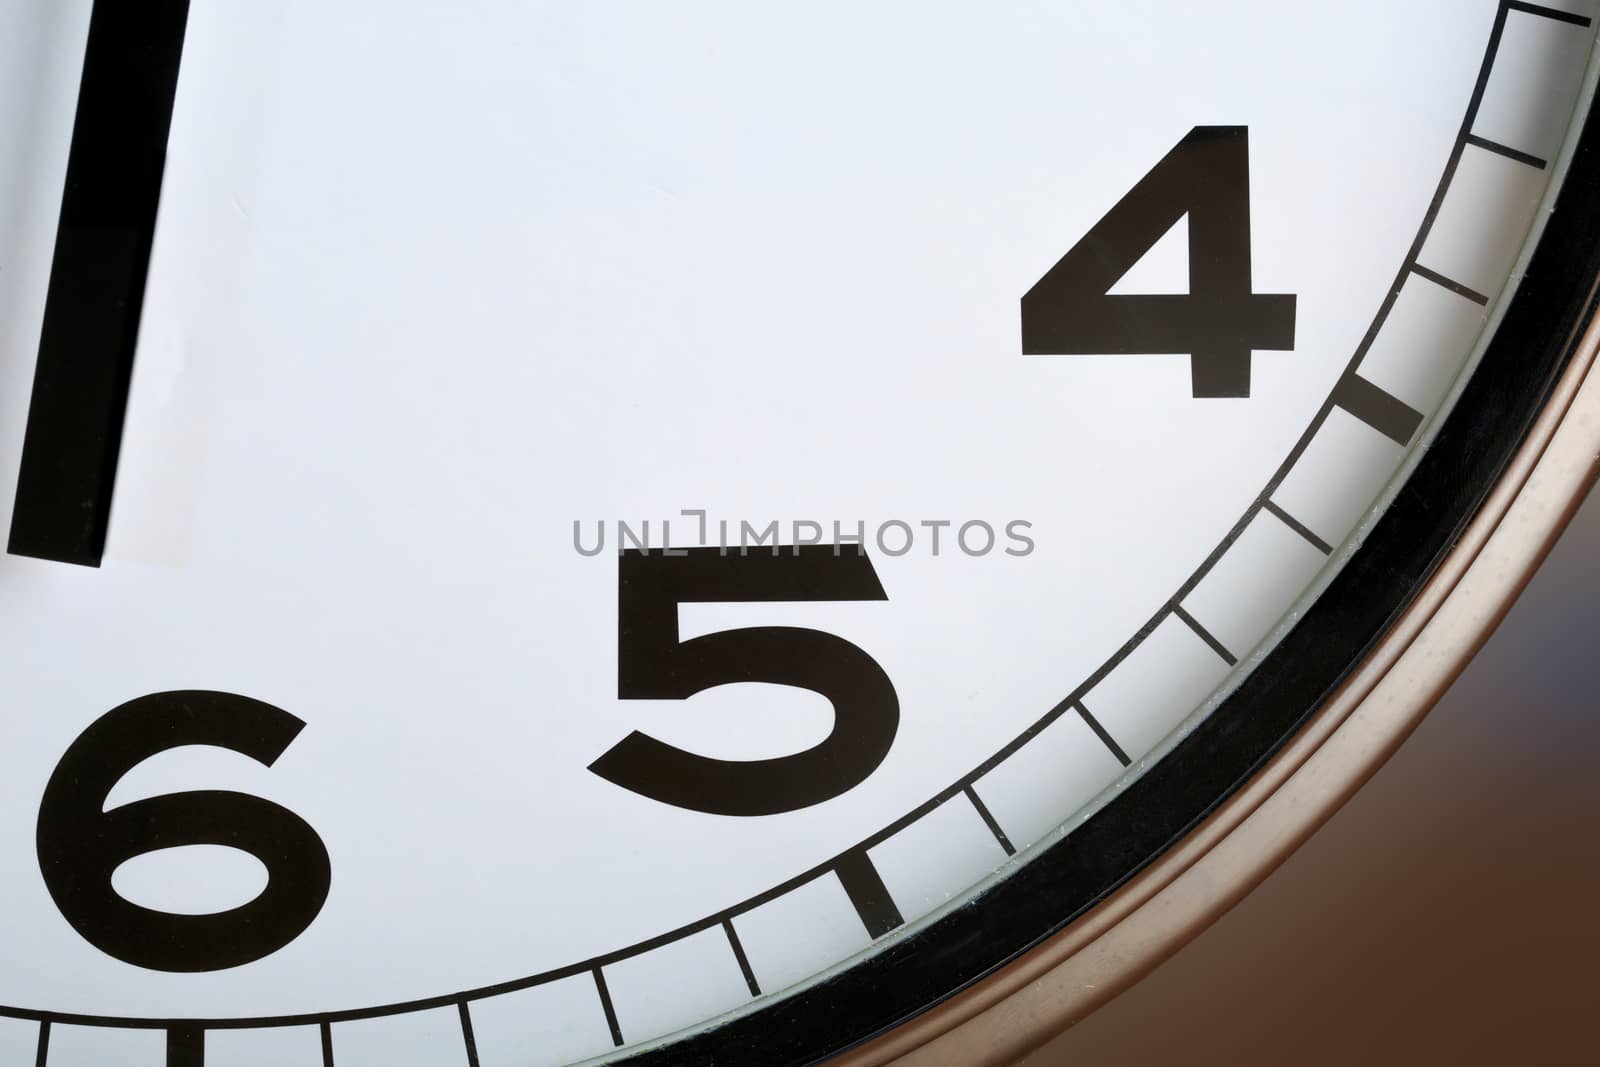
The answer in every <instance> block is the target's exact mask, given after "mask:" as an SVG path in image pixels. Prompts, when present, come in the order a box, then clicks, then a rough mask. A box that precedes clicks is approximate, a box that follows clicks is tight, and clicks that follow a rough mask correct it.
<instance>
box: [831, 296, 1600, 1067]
mask: <svg viewBox="0 0 1600 1067" xmlns="http://www.w3.org/2000/svg"><path fill="white" fill-rule="evenodd" d="M1597 350H1600V316H1597V317H1596V318H1595V319H1593V320H1591V321H1590V323H1589V325H1588V327H1587V329H1586V330H1585V331H1584V334H1583V337H1582V339H1581V340H1580V341H1579V343H1578V345H1577V346H1576V351H1575V354H1574V356H1573V359H1572V361H1571V362H1570V363H1569V365H1568V367H1567V369H1566V370H1565V372H1563V374H1562V376H1561V377H1560V379H1558V381H1557V382H1556V384H1555V387H1554V389H1553V390H1552V392H1551V396H1550V399H1549V401H1548V402H1547V403H1546V404H1545V406H1544V407H1543V409H1542V410H1541V411H1540V414H1539V416H1538V418H1537V419H1536V420H1535V422H1534V424H1533V426H1532V428H1531V429H1530V430H1529V433H1528V436H1527V438H1526V439H1525V440H1524V442H1523V444H1522V446H1521V447H1520V448H1519V449H1518V450H1517V452H1516V453H1515V455H1514V456H1513V457H1512V459H1511V461H1510V463H1509V464H1508V465H1507V467H1506V470H1505V472H1504V474H1503V475H1502V476H1501V478H1500V481H1499V482H1498V483H1497V484H1496V485H1495V488H1494V489H1493V490H1492V491H1491V493H1490V495H1489V497H1488V499H1487V500H1486V501H1485V502H1484V505H1483V507H1482V508H1481V509H1480V510H1479V512H1478V514H1477V516H1476V517H1475V518H1474V519H1473V521H1472V522H1471V524H1470V525H1469V526H1468V527H1467V529H1466V530H1465V531H1464V532H1463V534H1462V536H1461V538H1460V540H1459V541H1458V542H1457V543H1456V546H1455V547H1454V548H1453V549H1452V550H1451V552H1450V553H1449V555H1447V556H1446V557H1445V558H1444V560H1443V561H1442V562H1441V563H1440V565H1439V568H1438V569H1437V571H1436V572H1435V573H1434V575H1433V577H1432V578H1431V579H1429V581H1428V582H1427V584H1426V585H1424V586H1423V588H1422V590H1421V592H1420V593H1419V594H1418V595H1417V597H1416V599H1415V600H1414V601H1413V602H1412V604H1411V606H1410V607H1409V608H1408V609H1407V610H1406V612H1405V614H1404V615H1402V616H1401V618H1400V620H1399V621H1398V622H1397V623H1396V624H1395V626H1394V627H1393V628H1392V629H1391V630H1390V632H1389V633H1388V634H1387V635H1386V636H1385V638H1384V640H1383V641H1382V643H1381V644H1379V646H1378V647H1377V648H1376V649H1374V650H1373V652H1372V653H1371V654H1370V655H1369V656H1368V657H1367V659H1366V660H1365V661H1364V662H1363V663H1362V664H1361V665H1360V666H1358V667H1357V668H1356V670H1355V671H1354V672H1353V673H1352V674H1351V676H1350V677H1349V678H1348V679H1346V681H1345V683H1344V684H1343V685H1342V686H1341V687H1340V689H1339V690H1338V691H1337V692H1336V693H1335V694H1334V696H1333V697H1332V698H1330V699H1329V701H1328V702H1327V703H1326V704H1325V705H1324V706H1323V707H1322V708H1321V709H1320V710H1319V711H1318V712H1317V713H1316V715H1315V716H1314V717H1313V718H1312V719H1311V720H1310V722H1308V723H1307V725H1306V726H1305V727H1304V728H1303V729H1302V730H1301V731H1300V733H1299V734H1298V735H1297V736H1296V737H1295V738H1294V740H1293V741H1291V742H1290V743H1289V744H1288V745H1286V746H1285V747H1284V748H1283V749H1282V750H1280V751H1279V752H1278V753H1277V754H1276V755H1275V756H1274V757H1273V758H1272V759H1271V760H1270V761H1269V762H1268V763H1267V764H1266V766H1264V767H1263V768H1262V769H1261V770H1260V771H1259V772H1258V773H1257V774H1256V775H1255V776H1254V777H1253V778H1252V779H1251V780H1250V781H1249V782H1248V783H1247V784H1246V785H1245V786H1244V787H1243V788H1241V789H1240V790H1239V791H1238V792H1236V793H1235V794H1234V795H1233V796H1232V797H1230V798H1229V799H1228V800H1227V801H1226V802H1225V803H1224V804H1222V805H1221V806H1220V807H1219V808H1218V809H1217V810H1216V811H1214V812H1213V813H1212V814H1211V815H1210V816H1209V817H1208V818H1207V819H1206V820H1205V821H1204V822H1203V823H1201V825H1200V826H1199V827H1197V828H1196V829H1195V831H1194V832H1193V833H1191V834H1190V835H1189V836H1188V837H1186V838H1184V839H1183V841H1182V842H1180V843H1179V844H1178V845H1177V846H1175V847H1174V848H1172V849H1171V850H1170V851H1169V852H1167V853H1166V854H1165V855H1163V856H1162V857H1161V858H1160V859H1159V860H1157V861H1156V862H1155V863H1153V864H1151V865H1150V866H1149V867H1147V868H1146V869H1145V870H1144V871H1142V872H1141V873H1140V874H1139V875H1138V876H1136V877H1135V878H1133V879H1131V880H1130V881H1129V882H1128V883H1127V884H1126V885H1124V886H1123V887H1122V888H1121V889H1119V890H1118V891H1117V892H1116V893H1115V894H1113V895H1112V896H1111V897H1110V898H1108V899H1107V900H1105V901H1103V902H1102V903H1101V904H1099V905H1097V906H1096V907H1095V908H1094V909H1093V910H1092V911H1090V912H1089V913H1088V914H1086V915H1085V916H1084V917H1083V918H1082V919H1080V920H1078V921H1077V922H1075V923H1074V924H1072V926H1070V927H1069V928H1068V929H1066V930H1064V931H1063V932H1062V933H1060V934H1058V935H1057V936H1056V937H1054V938H1052V939H1051V940H1049V941H1047V942H1045V943H1044V944H1043V945H1041V946H1040V947H1039V948H1037V949H1034V950H1033V951H1032V952H1030V953H1029V954H1027V955H1026V956H1024V957H1022V958H1021V959H1019V960H1017V961H1015V962H1013V963H1012V964H1010V965H1008V966H1007V967H1005V968H1003V969H1001V970H1000V971H997V972H996V973H995V974H993V975H991V976H990V977H989V978H987V979H985V980H984V981H982V982H980V983H979V984H977V985H976V986H974V987H972V988H971V989H968V990H966V991H965V992H963V993H961V994H959V995H957V996H956V997H953V998H952V999H951V1000H949V1001H948V1002H946V1003H945V1004H943V1005H940V1006H939V1007H938V1008H935V1009H933V1010H932V1011H929V1012H927V1013H926V1014H924V1015H922V1016H919V1017H918V1018H916V1019H914V1020H912V1021H911V1022H908V1023H906V1024H905V1025H904V1026H901V1027H900V1028H898V1029H896V1030H894V1031H893V1032H891V1033H889V1034H886V1035H884V1036H883V1037H881V1038H879V1039H877V1040H875V1041H873V1042H870V1043H868V1044H867V1045H864V1046H862V1047H861V1048H858V1049H856V1050H854V1051H852V1052H849V1053H846V1054H845V1055H843V1056H841V1057H839V1058H838V1059H837V1060H835V1061H834V1062H836V1063H838V1064H841V1065H843V1067H878V1065H880V1064H887V1063H891V1062H893V1063H898V1064H900V1065H901V1067H936V1065H938V1067H944V1065H952V1064H962V1065H967V1064H1004V1063H1011V1062H1014V1061H1015V1060H1016V1059H1018V1058H1020V1057H1021V1056H1023V1055H1026V1054H1027V1053H1028V1052H1030V1051H1032V1050H1033V1049H1035V1048H1037V1047H1038V1046H1040V1045H1042V1044H1044V1043H1045V1042H1046V1041H1048V1040H1049V1039H1050V1038H1052V1037H1054V1036H1055V1035H1057V1034H1058V1033H1060V1032H1061V1031H1063V1030H1065V1029H1067V1028H1068V1027H1070V1026H1072V1025H1073V1024H1074V1023H1076V1022H1078V1021H1079V1020H1081V1019H1083V1018H1084V1017H1086V1016H1087V1015H1088V1014H1089V1013H1090V1012H1092V1011H1094V1009H1096V1008H1098V1007H1099V1006H1100V1005H1102V1004H1104V1003H1106V1002H1107V1001H1109V1000H1111V999H1112V998H1113V997H1115V996H1116V995H1117V994H1118V993H1120V992H1122V991H1123V990H1125V989H1126V988H1128V987H1129V986H1131V985H1132V984H1133V983H1134V982H1136V981H1138V980H1139V979H1140V978H1142V977H1143V976H1144V975H1146V974H1148V973H1149V972H1150V971H1152V970H1154V969H1155V967H1156V966H1157V965H1159V964H1160V963H1161V962H1162V961H1164V960H1165V959H1167V957H1169V956H1171V955H1172V954H1173V953H1175V952H1177V951H1178V950H1179V949H1180V948H1182V947H1183V946H1184V945H1186V944H1188V943H1189V942H1190V941H1191V940H1193V939H1194V938H1195V937H1196V936H1198V935H1199V934H1200V933H1201V931H1203V930H1204V929H1205V928H1206V927H1208V926H1210V925H1211V923H1213V922H1215V921H1216V920H1217V919H1218V918H1220V917H1221V916H1222V915H1223V914H1225V913H1226V912H1227V911H1228V909H1230V908H1231V907H1233V905H1234V904H1236V903H1238V902H1239V900H1241V899H1242V898H1243V897H1244V895H1245V894H1246V893H1248V892H1249V891H1250V890H1252V889H1254V888H1255V887H1256V886H1257V885H1259V884H1260V883H1261V881H1262V880H1263V879H1264V878H1266V876H1267V875H1269V874H1271V873H1272V871H1273V870H1275V869H1276V868H1277V867H1278V866H1279V865H1280V864H1281V863H1283V861H1284V860H1286V859H1287V858H1288V857H1289V855H1290V853H1292V852H1293V851H1294V850H1295V849H1296V848H1298V847H1299V846H1300V845H1301V844H1302V843H1304V841H1305V840H1306V839H1307V838H1309V837H1310V836H1311V834H1313V833H1314V832H1315V831H1316V830H1317V829H1318V828H1319V827H1321V826H1322V824H1323V823H1325V822H1326V821H1327V820H1328V819H1329V818H1330V817H1332V815H1333V814H1334V813H1335V812H1336V811H1338V809H1339V808H1340V807H1342V806H1343V805H1344V803H1345V801H1347V800H1348V799H1349V798H1350V797H1351V796H1352V795H1353V794H1354V793H1355V791H1356V790H1357V789H1359V788H1360V787H1361V786H1362V785H1363V784H1364V783H1365V782H1366V781H1367V779H1368V778H1370V777H1372V775H1373V774H1374V773H1376V772H1377V770H1378V768H1379V767H1381V766H1382V765H1383V764H1384V763H1385V762H1386V761H1387V760H1388V758H1389V757H1390V756H1391V755H1392V754H1393V753H1394V751H1395V749H1397V748H1398V747H1399V745H1400V743H1401V742H1403V741H1404V740H1405V739H1406V737H1407V736H1409V735H1410V733H1411V731H1412V730H1413V729H1415V728H1416V726H1417V724H1418V723H1419V722H1420V721H1421V719H1422V717H1423V716H1424V715H1425V714H1427V712H1428V711H1429V709H1431V708H1432V707H1433V705H1434V704H1435V703H1436V702H1437V701H1438V699H1439V698H1440V697H1441V696H1442V695H1443V694H1444V691H1445V690H1446V689H1447V688H1449V686H1450V684H1451V683H1452V682H1453V681H1454V680H1455V679H1456V677H1457V676H1458V675H1459V674H1460V673H1461V671H1462V670H1463V669H1464V668H1465V667H1466V665H1467V662H1468V661H1469V660H1470V659H1471V658H1472V656H1473V654H1474V653H1476V652H1477V650H1478V649H1479V648H1480V647H1481V646H1482V644H1483V643H1484V641H1486V640H1487V639H1488V638H1489V636H1490V635H1491V634H1492V633H1493V632H1494V630H1495V628H1496V627H1497V626H1498V625H1499V623H1500V620H1501V619H1502V618H1503V617H1504V616H1505V613H1506V612H1507V611H1508V610H1509V609H1510V607H1511V605H1512V604H1513V603H1514V602H1515V601H1516V599H1517V596H1518V595H1519V594H1520V593H1521V591H1522V589H1523V587H1524V586H1525V585H1526V584H1527V582H1528V580H1529V579H1530V578H1531V577H1532V576H1533V573H1534V571H1535V570H1537V568H1538V566H1539V564H1540V563H1541V562H1542V561H1543V560H1544V557H1545V556H1546V554H1548V553H1549V551H1550V549H1551V547H1552V546H1553V545H1554V544H1555V541H1556V539H1557V538H1558V537H1559V536H1560V534H1561V532H1562V530H1564V529H1565V528H1566V525H1567V523H1568V521H1569V520H1570V519H1571V517H1572V515H1573V513H1574V512H1576V510H1577V508H1578V506H1579V505H1580V504H1581V503H1582V502H1583V499H1584V497H1585V495H1586V493H1587V492H1588V489H1589V487H1590V486H1591V484H1593V482H1594V481H1595V479H1596V476H1597V474H1600V459H1597V457H1600V372H1596V373H1591V371H1593V370H1594V365H1595V362H1596V354H1597Z"/></svg>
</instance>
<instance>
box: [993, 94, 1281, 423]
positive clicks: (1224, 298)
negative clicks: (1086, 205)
mask: <svg viewBox="0 0 1600 1067" xmlns="http://www.w3.org/2000/svg"><path fill="white" fill-rule="evenodd" d="M1185 215H1187V216H1188V217H1189V292H1188V293H1187V294H1181V295H1159V296H1158V295H1148V296H1120V295H1119V296H1112V295H1110V294H1109V290H1110V289H1111V287H1112V286H1113V285H1115V284H1116V283H1117V280H1118V279H1119V278H1121V277H1122V276H1123V275H1124V274H1126V273H1127V272H1128V270H1129V268H1131V267H1132V266H1133V265H1134V264H1135V263H1137V262H1138V261H1139V260H1140V258H1142V257H1143V256H1144V254H1145V253H1146V252H1148V251H1149V250H1150V248H1151V246H1153V245H1154V244H1155V243H1156V242H1157V241H1158V240H1160V239H1161V237H1162V235H1163V234H1165V233H1166V232H1167V231H1168V230H1170V229H1171V228H1172V227H1173V226H1174V225H1176V223H1177V222H1178V220H1179V219H1181V218H1183V217H1184V216H1185ZM1250 284H1251V283H1250V139H1249V132H1248V130H1247V129H1246V127H1244V126H1196V127H1195V128H1194V129H1193V130H1190V131H1189V134H1188V136H1186V137H1184V139H1183V140H1181V141H1179V142H1178V145H1177V147H1175V148H1174V149H1173V150H1172V151H1171V152H1168V153H1167V155H1166V158H1164V159H1162V160H1161V162H1159V163H1157V164H1156V165H1155V167H1154V168H1153V169H1152V170H1151V171H1150V173H1149V174H1146V175H1145V176H1144V177H1143V178H1142V179H1140V181H1139V184H1138V185H1135V186H1134V187H1133V189H1132V190H1130V191H1129V193H1128V195H1126V196H1124V197H1123V198H1122V199H1121V201H1119V202H1118V203H1117V205H1116V206H1115V207H1113V208H1112V209H1111V210H1110V211H1108V212H1107V213H1106V215H1105V217H1104V218H1102V219H1101V220H1100V221H1099V222H1097V223H1095V224H1094V228H1093V229H1091V230H1090V231H1089V232H1088V233H1087V234H1085V235H1084V237H1083V239H1082V240H1081V241H1079V242H1078V243H1077V244H1076V245H1074V246H1073V247H1072V250H1071V251H1070V252H1068V253H1067V254H1066V255H1065V256H1063V257H1061V262H1059V263H1057V264H1056V265H1055V266H1054V267H1051V268H1050V270H1049V272H1048V273H1047V274H1045V276H1044V277H1043V278H1040V279H1039V282H1038V284H1036V285H1035V286H1034V287H1033V288H1032V289H1030V290H1028V293H1027V295H1026V296H1024V297H1023V298H1022V352H1023V354H1024V355H1029V356H1068V355H1093V354H1105V355H1133V354H1167V353H1181V354H1185V355H1188V356H1190V357H1191V359H1190V365H1189V366H1190V374H1191V377H1192V379H1193V384H1194V395H1195V396H1197V397H1230V396H1231V397H1243V396H1249V395H1250V353H1251V351H1252V350H1254V349H1268V350H1273V351H1288V350H1290V349H1292V348H1294V314H1295V298H1294V297H1293V296H1285V295H1279V294H1271V295H1267V294H1258V293H1253V292H1251V290H1250Z"/></svg>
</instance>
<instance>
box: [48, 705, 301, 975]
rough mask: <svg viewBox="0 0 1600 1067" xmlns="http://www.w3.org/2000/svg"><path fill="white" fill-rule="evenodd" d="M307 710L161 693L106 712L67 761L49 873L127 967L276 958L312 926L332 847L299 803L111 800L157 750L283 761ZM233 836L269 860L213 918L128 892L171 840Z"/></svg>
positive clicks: (240, 798) (82, 928) (56, 793)
mask: <svg viewBox="0 0 1600 1067" xmlns="http://www.w3.org/2000/svg"><path fill="white" fill-rule="evenodd" d="M304 726H305V724H304V723H303V722H301V721H300V720H299V719H297V718H295V717H294V716H293V715H290V714H289V713H288V712H286V711H282V710H280V709H278V708H275V707H273V706H272V705H270V704H263V703H262V702H261V701H259V700H250V699H248V698H247V697H241V696H234V695H232V694H229V693H209V692H178V693H156V694H153V695H151V696H145V697H140V698H139V699H137V700H131V701H129V702H128V703H126V704H123V705H122V706H120V707H118V708H115V709H113V710H112V711H110V712H108V713H106V714H105V715H104V716H102V717H101V718H100V719H99V720H97V721H96V722H95V723H94V724H93V725H92V726H90V727H89V728H88V729H87V730H85V731H84V732H83V733H82V734H81V735H80V736H79V737H78V739H77V740H76V741H74V742H73V743H72V746H71V747H70V748H68V749H67V752H66V755H64V756H62V757H61V762H60V763H59V764H57V765H56V769H55V773H54V774H52V775H51V776H50V782H49V784H48V785H46V786H45V791H44V800H43V801H42V802H41V803H40V805H39V824H38V836H37V844H38V849H39V869H40V870H41V871H42V872H43V873H44V881H45V885H46V886H47V887H48V888H49V890H50V896H51V897H52V898H54V900H55V902H56V907H58V908H60V909H61V914H62V915H63V916H65V917H66V920H67V921H68V922H69V923H71V924H72V927H73V929H75V930H77V931H78V933H79V934H81V935H83V937H84V938H85V939H86V940H88V941H89V942H90V943H91V944H93V945H95V946H96V947H97V948H99V949H101V950H102V951H104V952H106V953H108V954H110V955H112V956H115V957H116V958H117V959H119V960H122V961H123V962H125V963H131V964H134V965H136V966H139V967H148V968H150V969H152V970H157V971H179V972H193V971H219V970H223V969H225V968H228V967H237V966H239V965H241V964H245V963H250V962H252V961H254V960H258V959H261V958H262V957H263V956H268V955H270V954H272V953H274V952H276V951H278V949H280V948H282V947H283V946H284V945H287V944H288V943H289V942H291V941H293V940H294V939H295V938H296V937H298V936H300V934H301V932H303V931H304V930H305V928H306V927H308V926H310V925H311V922H312V920H313V919H315V918H316V917H317V913H318V912H320V911H321V910H322V905H323V902H324V901H325V900H327V897H328V888H329V886H330V884H331V882H332V872H331V869H330V867H329V863H328V850H327V849H326V848H325V847H323V844H322V839H321V838H319V837H318V836H317V833H316V831H315V830H313V829H312V828H311V827H310V826H309V825H307V824H306V822H305V821H304V820H303V819H301V818H300V817H299V816H298V815H296V814H294V813H293V812H291V811H289V810H288V809H286V808H283V807H280V806H278V805H277V804H274V803H272V802H271V801H267V800H262V799H261V798H260V797H253V796H249V795H248V794H245V793H231V792H222V791H216V790H199V791H195V792H191V793H170V794H167V795H164V796H158V797H151V798H149V799H147V800H140V801H135V802H134V803H131V804H124V805H122V806H121V807H117V808H112V809H111V810H110V811H104V810H102V809H103V808H104V806H105V799H106V795H107V794H108V793H110V792H111V788H112V787H113V786H114V785H116V784H117V782H118V780H120V779H121V778H122V776H123V775H125V774H126V773H127V772H128V771H130V770H132V769H133V768H134V767H135V766H137V765H138V764H140V763H143V762H144V761H145V760H147V759H149V758H150V757H151V756H154V755H156V754H157V753H160V752H165V751H167V750H168V749H173V748H178V747H180V746H183V745H212V746H216V747H218V748H226V749H230V750H231V751H234V752H238V753H241V754H243V755H246V756H249V757H250V758H251V759H254V760H256V761H257V762H259V763H262V764H265V765H266V766H269V767H270V766H271V765H272V764H273V762H274V761H276V760H277V758H278V757H279V756H280V755H281V754H282V753H283V750H284V749H286V748H287V747H288V746H289V743H290V742H291V741H293V740H294V739H295V737H296V735H298V734H299V733H300V730H301V728H302V727H304ZM184 845H225V846H227V847H229V848H237V849H241V850H243V851H245V852H248V853H250V854H251V855H252V856H254V857H256V859H258V860H260V861H261V862H262V864H263V865H264V866H265V867H266V868H267V874H268V882H267V887H266V888H265V889H263V890H262V891H261V893H260V895H258V896H257V897H256V898H255V899H254V900H252V901H250V902H249V903H247V904H243V905H241V906H239V907H237V908H233V909H231V910H229V911H224V912H218V913H216V914H212V915H178V914H172V913H170V912H164V911H154V910H152V909H150V908H145V907H141V906H139V905H137V904H134V903H131V902H130V901H128V900H125V899H123V898H122V897H121V896H119V895H118V894H117V892H116V890H115V889H114V888H113V887H112V884H111V875H112V873H113V872H115V871H116V869H117V868H118V867H119V866H121V865H122V864H123V863H125V862H127V861H128V860H130V859H132V858H134V857H135V856H142V855H144V854H145V853H147V852H155V851H158V850H160V849H167V848H178V847H180V846H184Z"/></svg>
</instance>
